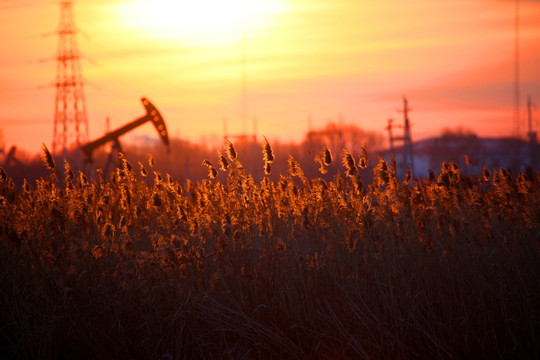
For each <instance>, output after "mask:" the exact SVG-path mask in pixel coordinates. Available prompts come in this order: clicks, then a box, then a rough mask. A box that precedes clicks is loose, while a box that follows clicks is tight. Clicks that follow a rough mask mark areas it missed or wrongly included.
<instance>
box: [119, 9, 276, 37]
mask: <svg viewBox="0 0 540 360" xmlns="http://www.w3.org/2000/svg"><path fill="white" fill-rule="evenodd" d="M286 9H287V0H189V1H188V0H132V1H129V2H126V3H123V4H121V5H118V6H117V11H118V15H119V16H120V17H121V19H122V20H121V22H122V23H123V25H124V26H127V27H129V28H135V29H140V30H143V31H144V32H145V34H146V36H148V37H152V38H162V39H163V38H167V39H171V38H179V39H181V40H182V41H183V42H185V43H188V44H190V45H195V46H209V45H219V44H224V43H228V42H230V41H234V40H237V39H238V38H240V37H241V36H242V33H243V32H244V31H246V32H254V31H258V30H262V29H265V28H268V27H271V26H272V25H273V24H274V20H275V19H274V18H275V15H277V14H279V13H282V12H285V11H286Z"/></svg>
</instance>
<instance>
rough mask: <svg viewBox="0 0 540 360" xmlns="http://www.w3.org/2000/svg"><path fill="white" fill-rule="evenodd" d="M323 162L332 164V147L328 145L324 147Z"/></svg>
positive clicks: (327, 164)
mask: <svg viewBox="0 0 540 360" xmlns="http://www.w3.org/2000/svg"><path fill="white" fill-rule="evenodd" d="M323 163H324V165H326V166H329V165H330V164H332V153H331V152H330V149H328V147H326V145H325V146H324V149H323Z"/></svg>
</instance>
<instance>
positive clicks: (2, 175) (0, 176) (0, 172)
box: [0, 166, 7, 181]
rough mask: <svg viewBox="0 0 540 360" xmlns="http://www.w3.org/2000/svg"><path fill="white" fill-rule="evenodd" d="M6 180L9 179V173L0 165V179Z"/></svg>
mask: <svg viewBox="0 0 540 360" xmlns="http://www.w3.org/2000/svg"><path fill="white" fill-rule="evenodd" d="M6 180H7V173H6V171H5V170H4V168H3V167H1V166H0V181H6Z"/></svg>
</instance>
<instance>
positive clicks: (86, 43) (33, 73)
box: [0, 0, 540, 152]
mask: <svg viewBox="0 0 540 360" xmlns="http://www.w3.org/2000/svg"><path fill="white" fill-rule="evenodd" d="M188 4H191V5H188ZM193 4H197V5H193ZM59 15H60V7H59V2H58V1H52V0H51V1H49V0H0V54H1V56H0V110H1V112H0V129H1V130H2V132H3V138H4V142H5V146H6V150H7V148H9V147H10V146H12V145H17V146H18V148H20V149H23V150H26V151H28V152H38V151H39V149H40V147H41V144H42V143H43V142H44V143H45V144H47V145H48V146H50V144H51V142H52V133H53V116H54V98H55V88H54V87H52V86H51V84H53V83H54V81H55V78H56V63H55V60H54V57H55V54H56V49H57V42H58V36H57V34H56V33H55V31H56V30H57V27H58V23H59ZM74 15H75V21H76V23H77V26H78V28H79V29H80V31H81V34H79V36H78V45H79V50H80V52H81V53H82V55H83V59H82V73H83V76H84V79H85V81H86V83H85V96H86V107H87V113H88V122H89V129H90V134H89V135H90V139H94V138H97V137H98V136H101V135H102V134H103V132H104V131H105V119H106V118H107V117H110V122H111V128H116V127H119V126H122V125H124V124H125V123H127V122H129V121H132V120H134V119H135V118H137V117H139V116H141V115H143V114H144V109H143V107H142V105H141V103H140V98H141V97H142V96H145V97H147V98H148V99H150V100H151V101H152V102H153V103H154V105H155V106H156V107H157V108H158V109H159V110H160V112H161V114H162V115H163V117H164V119H165V122H166V124H167V126H168V128H169V132H170V134H171V136H179V137H182V138H187V139H189V140H192V141H197V142H203V141H204V142H206V143H208V144H214V143H217V142H220V141H221V140H220V139H222V137H223V132H224V130H223V119H224V118H227V119H228V132H229V134H240V133H243V132H247V133H251V132H252V131H253V126H252V118H254V117H256V118H257V132H258V134H259V135H260V136H262V135H265V136H266V137H267V138H268V139H269V140H270V141H272V140H273V139H276V140H277V139H280V140H283V141H300V140H302V139H303V137H304V135H305V132H306V131H307V130H308V126H309V123H311V127H312V128H313V129H317V128H321V127H323V126H324V125H325V124H326V123H327V122H328V121H338V119H340V118H341V119H342V120H341V121H343V122H344V123H345V124H355V125H357V126H359V127H361V128H364V129H367V130H373V131H380V132H381V133H384V131H385V130H384V128H385V126H386V124H387V120H388V118H394V119H396V120H401V118H400V116H401V115H400V114H399V113H398V112H397V109H398V108H400V107H401V106H402V98H403V96H406V97H407V98H408V100H409V105H410V107H411V108H412V111H411V113H410V120H411V123H412V126H413V127H412V137H413V140H419V139H423V138H426V137H429V136H435V135H437V134H439V133H440V130H441V129H442V128H448V127H450V128H455V127H457V126H463V127H466V128H468V129H471V130H472V131H474V132H476V133H477V134H478V135H480V136H510V135H512V134H513V133H514V130H515V126H514V123H513V118H512V116H513V112H512V111H513V110H512V109H513V93H514V21H515V2H514V1H512V0H452V1H433V0H410V1H402V0H381V1H367V0H234V1H227V0H219V1H218V0H215V1H212V0H200V1H184V0H175V1H165V0H131V1H130V0H91V1H90V0H78V1H75V2H74ZM243 31H245V53H244V52H243V41H242V38H243V36H242V33H243ZM44 34H48V35H47V36H44ZM243 54H245V59H246V61H245V65H246V66H245V71H246V88H245V89H246V92H245V94H246V97H245V99H246V104H247V115H248V116H247V117H248V120H247V121H243V120H242V94H243V91H242V78H243V77H242V73H243V66H242V64H243V61H242V59H243ZM520 79H521V86H520V93H521V113H522V121H521V124H520V133H521V136H522V137H525V134H526V130H527V129H526V106H525V104H526V97H527V95H530V96H531V97H532V100H533V102H535V103H536V104H537V107H536V109H535V112H534V116H535V119H536V120H535V121H536V124H535V125H536V129H539V128H540V1H532V0H529V1H521V2H520ZM309 118H311V121H310V122H309V121H308V119H309ZM137 133H138V134H145V133H148V134H149V135H152V136H156V137H157V133H156V131H155V130H154V129H153V128H152V126H151V125H145V126H143V127H142V128H141V129H140V130H138V131H137Z"/></svg>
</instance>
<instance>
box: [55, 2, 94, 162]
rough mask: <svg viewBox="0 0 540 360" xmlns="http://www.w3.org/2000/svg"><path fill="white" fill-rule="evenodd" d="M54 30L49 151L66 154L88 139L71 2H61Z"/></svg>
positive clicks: (75, 28) (82, 85)
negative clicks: (53, 96) (53, 92)
mask: <svg viewBox="0 0 540 360" xmlns="http://www.w3.org/2000/svg"><path fill="white" fill-rule="evenodd" d="M57 32H58V51H57V55H56V83H55V86H56V98H55V106H54V132H53V142H52V153H53V154H56V152H57V151H62V153H63V155H64V156H65V155H66V154H67V150H68V148H69V147H70V146H72V145H74V144H75V145H77V147H79V146H80V145H81V143H85V142H87V140H88V119H87V117H86V103H85V100H84V92H83V87H84V82H83V77H82V73H81V63H80V54H79V48H78V46H77V27H76V26H75V21H74V18H73V1H60V23H59V25H58V30H57ZM81 127H83V131H81Z"/></svg>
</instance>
